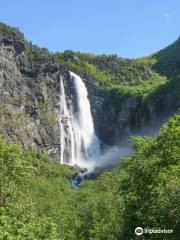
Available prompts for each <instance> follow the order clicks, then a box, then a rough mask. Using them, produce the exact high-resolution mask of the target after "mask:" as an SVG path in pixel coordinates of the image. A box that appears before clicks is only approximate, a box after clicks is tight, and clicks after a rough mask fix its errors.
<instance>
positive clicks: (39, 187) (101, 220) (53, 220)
mask: <svg viewBox="0 0 180 240" xmlns="http://www.w3.org/2000/svg"><path fill="white" fill-rule="evenodd" d="M132 141H133V148H134V154H133V155H132V156H130V157H127V158H124V159H121V160H120V162H119V165H118V167H116V168H114V169H113V170H111V171H105V172H104V173H102V174H101V175H100V176H99V177H98V178H97V179H96V180H88V181H85V182H84V183H83V185H82V186H81V187H80V189H79V190H77V191H76V190H73V189H72V188H71V185H70V177H71V175H72V174H73V172H72V170H70V169H69V168H68V167H66V166H61V165H59V164H56V163H53V162H50V161H49V160H48V159H47V157H46V154H45V153H35V152H32V151H31V152H30V151H24V150H23V149H22V148H21V147H19V146H18V145H15V144H8V143H6V142H5V140H3V139H1V140H0V161H1V198H0V204H1V216H0V239H12V240H22V239H24V240H32V239H38V240H41V239H42V240H44V239H47V240H58V239H59V240H60V239H62V240H72V239H74V240H76V239H79V240H87V239H93V240H94V239H96V240H109V239H111V240H117V239H123V240H126V239H127V240H130V239H135V236H134V229H135V228H136V227H137V226H141V227H143V228H154V227H156V228H157V229H158V228H162V226H163V227H164V228H165V229H173V230H174V233H173V234H169V235H168V234H166V235H165V236H163V239H172V240H175V239H177V240H178V239H179V235H180V231H179V230H180V225H179V224H180V222H179V213H180V204H179V203H180V193H179V184H180V164H179V156H180V115H176V116H174V117H173V118H170V120H169V121H168V123H166V124H165V125H164V126H163V127H162V128H161V130H160V134H159V135H158V136H157V137H154V138H150V137H145V138H140V137H136V138H133V139H132ZM141 239H157V240H159V239H160V238H159V236H158V235H157V234H156V235H153V234H152V235H149V234H146V235H143V236H141Z"/></svg>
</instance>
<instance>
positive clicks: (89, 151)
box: [60, 72, 100, 166]
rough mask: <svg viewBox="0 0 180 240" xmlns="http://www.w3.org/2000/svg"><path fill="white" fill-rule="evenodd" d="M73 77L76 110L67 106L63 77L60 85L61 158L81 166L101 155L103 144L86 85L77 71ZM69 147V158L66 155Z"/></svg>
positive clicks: (71, 75)
mask: <svg viewBox="0 0 180 240" xmlns="http://www.w3.org/2000/svg"><path fill="white" fill-rule="evenodd" d="M70 77H71V82H72V83H73V84H74V88H75V96H74V99H73V104H71V105H74V106H75V108H74V109H73V106H71V107H69V109H68V107H67V102H66V94H65V90H64V85H63V81H62V79H61V86H60V89H61V90H60V99H61V101H60V108H61V109H60V131H61V138H60V139H61V140H60V148H61V154H60V161H61V163H65V164H71V165H74V164H77V165H79V166H81V165H82V164H83V163H85V162H86V163H88V162H89V161H90V160H95V159H97V158H98V157H99V155H100V143H99V139H98V137H97V136H96V135H95V130H94V122H93V118H92V115H91V108H90V103H89V99H88V92H87V89H86V86H85V84H84V82H83V81H82V79H81V78H80V77H79V76H78V75H76V74H75V73H72V72H70ZM67 140H68V141H67ZM65 144H66V145H65ZM67 148H68V152H69V154H68V157H67V156H65V150H66V149H67ZM66 158H69V159H66Z"/></svg>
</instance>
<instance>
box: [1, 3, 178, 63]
mask: <svg viewBox="0 0 180 240" xmlns="http://www.w3.org/2000/svg"><path fill="white" fill-rule="evenodd" d="M0 8H1V14H0V21H1V22H5V23H7V24H10V25H12V26H15V27H19V29H20V30H21V31H23V32H24V34H25V36H26V38H27V39H28V40H31V41H32V42H33V43H36V44H37V45H39V46H42V47H46V48H48V49H49V50H50V51H64V50H66V49H71V50H74V51H81V52H90V53H96V54H118V55H119V56H122V57H128V58H134V57H140V56H145V55H149V54H151V53H153V52H155V51H157V50H159V49H161V48H164V47H165V46H167V45H168V44H170V43H172V42H173V41H175V40H176V39H177V38H178V37H179V35H180V0H50V1H49V0H27V1H26V0H15V1H14V0H0Z"/></svg>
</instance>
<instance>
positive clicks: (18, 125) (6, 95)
mask: <svg viewBox="0 0 180 240" xmlns="http://www.w3.org/2000/svg"><path fill="white" fill-rule="evenodd" d="M60 75H61V76H62V77H63V78H66V79H68V72H67V71H66V70H64V69H61V68H60V67H59V66H57V65H56V64H54V63H51V64H49V65H45V64H44V65H39V66H38V68H37V67H36V68H35V67H33V66H31V64H30V62H28V61H27V60H26V58H25V56H24V53H23V52H21V51H20V49H19V47H18V50H17V47H15V46H14V45H13V44H12V43H11V42H9V43H8V42H6V44H5V43H4V42H3V41H1V43H0V134H1V135H3V136H4V137H5V138H6V139H7V140H8V141H13V142H16V143H19V144H21V145H22V146H24V147H25V148H32V149H37V150H38V149H45V150H47V151H48V153H49V155H50V156H52V157H53V158H54V159H55V160H56V161H58V160H59V144H60V140H59V138H60V129H59V122H58V121H59V120H58V113H59V109H60V106H59V89H60V85H59V84H60Z"/></svg>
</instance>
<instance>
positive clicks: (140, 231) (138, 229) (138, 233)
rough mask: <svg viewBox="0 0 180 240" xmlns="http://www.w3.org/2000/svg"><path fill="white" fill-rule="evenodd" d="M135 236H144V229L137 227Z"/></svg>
mask: <svg viewBox="0 0 180 240" xmlns="http://www.w3.org/2000/svg"><path fill="white" fill-rule="evenodd" d="M135 234H136V235H138V236H140V235H142V234H143V229H142V227H137V228H136V229H135Z"/></svg>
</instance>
